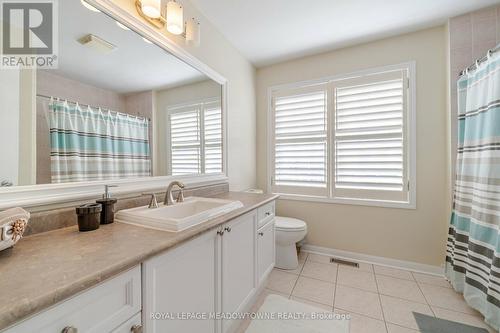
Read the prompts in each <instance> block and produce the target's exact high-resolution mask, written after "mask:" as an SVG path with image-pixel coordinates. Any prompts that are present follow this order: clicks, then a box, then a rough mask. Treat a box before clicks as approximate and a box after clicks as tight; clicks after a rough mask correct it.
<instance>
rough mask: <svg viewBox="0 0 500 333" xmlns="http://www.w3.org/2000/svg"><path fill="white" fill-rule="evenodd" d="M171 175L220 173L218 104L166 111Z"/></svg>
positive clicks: (219, 115) (220, 136) (220, 137)
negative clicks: (167, 113)
mask: <svg viewBox="0 0 500 333" xmlns="http://www.w3.org/2000/svg"><path fill="white" fill-rule="evenodd" d="M169 133H170V147H171V148H170V159H169V168H170V173H171V174H172V175H184V174H200V173H205V174H208V173H222V112H221V107H220V103H219V102H216V101H205V102H200V103H196V104H191V105H187V106H180V107H172V108H170V109H169Z"/></svg>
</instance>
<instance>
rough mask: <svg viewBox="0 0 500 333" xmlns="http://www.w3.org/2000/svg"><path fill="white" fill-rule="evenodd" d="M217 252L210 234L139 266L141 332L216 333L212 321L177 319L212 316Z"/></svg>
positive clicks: (217, 238) (216, 240) (213, 233)
mask: <svg viewBox="0 0 500 333" xmlns="http://www.w3.org/2000/svg"><path fill="white" fill-rule="evenodd" d="M219 248H220V236H219V235H218V234H217V232H216V231H210V232H207V233H205V234H204V235H202V236H199V237H197V238H195V239H193V240H190V241H188V242H186V243H185V244H183V245H180V246H179V247H177V248H174V249H173V250H170V251H168V252H166V253H164V254H160V255H158V256H156V257H154V258H152V259H150V260H147V261H145V262H144V263H143V289H144V309H143V313H144V332H147V333H168V332H183V333H196V332H206V333H215V332H217V327H216V324H218V323H217V321H216V320H215V319H213V320H208V319H204V320H198V319H195V318H193V319H189V318H180V317H179V318H177V316H178V315H179V316H180V315H183V314H195V313H206V314H210V313H215V312H216V305H217V298H216V295H217V292H218V291H219V286H218V283H219V272H218V270H219V266H220V263H219V261H220V254H219ZM166 315H168V316H169V317H162V316H166ZM172 317H173V318H172Z"/></svg>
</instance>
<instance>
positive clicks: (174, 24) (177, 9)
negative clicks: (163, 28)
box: [167, 1, 184, 35]
mask: <svg viewBox="0 0 500 333" xmlns="http://www.w3.org/2000/svg"><path fill="white" fill-rule="evenodd" d="M183 12H184V10H183V9H182V6H181V5H180V4H178V3H177V2H175V1H169V2H168V3H167V30H168V32H170V33H171V34H174V35H180V34H182V33H183V32H184V13H183Z"/></svg>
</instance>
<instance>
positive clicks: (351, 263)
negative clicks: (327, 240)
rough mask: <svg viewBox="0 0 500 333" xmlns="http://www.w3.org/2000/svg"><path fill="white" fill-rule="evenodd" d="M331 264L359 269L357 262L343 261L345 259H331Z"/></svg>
mask: <svg viewBox="0 0 500 333" xmlns="http://www.w3.org/2000/svg"><path fill="white" fill-rule="evenodd" d="M330 263H331V264H339V265H346V266H351V267H356V268H359V264H358V263H357V262H353V261H348V260H343V259H338V258H330Z"/></svg>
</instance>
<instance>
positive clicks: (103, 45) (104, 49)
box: [78, 34, 116, 53]
mask: <svg viewBox="0 0 500 333" xmlns="http://www.w3.org/2000/svg"><path fill="white" fill-rule="evenodd" d="M78 42H79V43H80V44H82V45H83V46H86V47H88V48H91V49H94V50H96V51H98V52H100V53H109V52H111V51H113V50H114V49H116V46H115V45H113V44H111V43H110V42H107V41H105V40H104V39H102V38H99V37H97V36H94V35H92V34H89V35H86V36H83V37H82V38H80V39H78Z"/></svg>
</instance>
